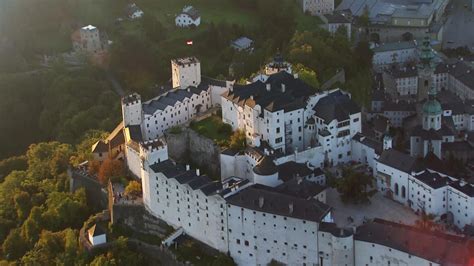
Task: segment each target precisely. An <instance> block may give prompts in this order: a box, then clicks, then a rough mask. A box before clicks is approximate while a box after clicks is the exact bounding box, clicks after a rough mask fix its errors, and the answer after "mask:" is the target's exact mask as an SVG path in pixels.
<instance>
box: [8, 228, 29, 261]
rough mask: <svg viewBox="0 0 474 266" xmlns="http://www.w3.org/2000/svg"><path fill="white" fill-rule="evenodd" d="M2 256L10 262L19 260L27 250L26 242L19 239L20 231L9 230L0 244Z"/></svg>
mask: <svg viewBox="0 0 474 266" xmlns="http://www.w3.org/2000/svg"><path fill="white" fill-rule="evenodd" d="M2 249H3V254H5V257H6V258H7V259H10V260H16V259H19V258H21V257H22V256H23V254H25V252H26V251H27V250H28V245H27V243H26V241H25V240H24V239H23V238H22V237H21V235H20V230H19V229H14V230H11V231H10V233H9V234H8V236H7V238H6V239H5V241H3V244H2Z"/></svg>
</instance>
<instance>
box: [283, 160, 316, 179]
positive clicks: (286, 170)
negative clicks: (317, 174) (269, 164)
mask: <svg viewBox="0 0 474 266" xmlns="http://www.w3.org/2000/svg"><path fill="white" fill-rule="evenodd" d="M277 168H278V178H279V179H281V180H282V181H283V182H286V181H288V180H290V179H292V178H294V177H296V176H300V177H306V176H309V175H311V174H312V173H313V170H311V169H309V168H308V166H306V164H304V163H297V162H293V161H289V162H286V163H283V164H280V165H278V167H277Z"/></svg>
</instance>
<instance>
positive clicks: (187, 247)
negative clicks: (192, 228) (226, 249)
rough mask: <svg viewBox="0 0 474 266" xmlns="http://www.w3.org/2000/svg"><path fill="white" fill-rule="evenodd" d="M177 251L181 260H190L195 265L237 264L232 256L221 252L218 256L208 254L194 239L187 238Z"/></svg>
mask: <svg viewBox="0 0 474 266" xmlns="http://www.w3.org/2000/svg"><path fill="white" fill-rule="evenodd" d="M172 251H174V252H175V253H176V256H177V258H178V260H179V261H190V262H191V263H192V264H193V265H197V266H201V265H202V266H204V265H229V266H230V265H235V263H234V261H233V260H232V258H230V257H228V256H226V255H224V254H219V255H217V256H216V257H214V256H211V255H209V254H207V253H206V252H205V251H204V250H203V249H202V248H201V247H200V246H199V244H198V243H196V242H195V241H193V240H188V239H187V240H185V241H183V243H181V244H180V245H179V246H178V249H177V250H174V249H173V250H172Z"/></svg>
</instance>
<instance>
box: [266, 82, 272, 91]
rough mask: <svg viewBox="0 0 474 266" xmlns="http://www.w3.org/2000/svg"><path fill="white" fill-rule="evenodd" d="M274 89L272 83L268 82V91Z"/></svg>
mask: <svg viewBox="0 0 474 266" xmlns="http://www.w3.org/2000/svg"><path fill="white" fill-rule="evenodd" d="M271 89H272V85H271V84H270V83H267V91H270V90H271Z"/></svg>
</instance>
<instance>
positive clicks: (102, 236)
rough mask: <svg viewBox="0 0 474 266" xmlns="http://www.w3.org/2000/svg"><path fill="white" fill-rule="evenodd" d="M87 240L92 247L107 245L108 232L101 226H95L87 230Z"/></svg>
mask: <svg viewBox="0 0 474 266" xmlns="http://www.w3.org/2000/svg"><path fill="white" fill-rule="evenodd" d="M87 238H88V240H89V242H90V243H91V244H92V246H99V245H103V244H105V243H107V232H106V230H105V229H104V227H103V226H102V225H100V224H94V225H93V226H92V227H91V228H89V230H87Z"/></svg>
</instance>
